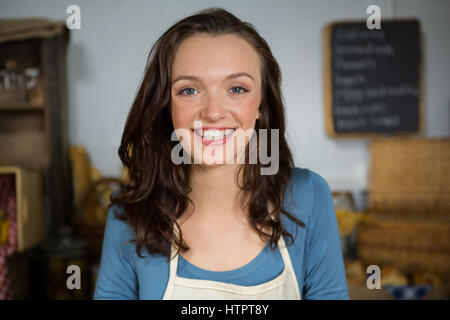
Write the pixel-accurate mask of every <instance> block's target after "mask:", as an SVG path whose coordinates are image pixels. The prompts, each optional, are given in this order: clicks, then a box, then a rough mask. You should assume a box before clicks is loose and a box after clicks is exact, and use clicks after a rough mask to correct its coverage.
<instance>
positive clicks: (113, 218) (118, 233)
mask: <svg viewBox="0 0 450 320" xmlns="http://www.w3.org/2000/svg"><path fill="white" fill-rule="evenodd" d="M124 212H125V210H124V208H123V207H122V206H120V205H117V204H114V205H111V206H110V207H109V209H108V213H107V217H106V226H105V232H107V233H111V234H114V239H115V240H116V241H117V242H120V243H122V244H125V243H129V241H130V240H133V239H135V238H136V233H135V232H134V230H133V228H131V226H130V225H129V224H128V223H127V222H126V221H125V220H122V219H121V217H124Z"/></svg>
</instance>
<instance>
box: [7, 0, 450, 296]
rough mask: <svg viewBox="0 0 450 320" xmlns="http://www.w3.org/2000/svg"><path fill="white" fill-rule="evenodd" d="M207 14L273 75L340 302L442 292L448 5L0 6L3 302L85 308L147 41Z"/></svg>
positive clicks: (449, 189)
mask: <svg viewBox="0 0 450 320" xmlns="http://www.w3.org/2000/svg"><path fill="white" fill-rule="evenodd" d="M213 6H218V7H222V8H224V9H227V10H229V11H230V12H231V13H233V14H235V15H237V16H238V17H239V18H241V19H243V20H245V21H248V22H250V23H252V24H253V25H254V26H255V28H256V29H257V31H258V32H259V33H260V34H261V35H262V36H263V37H264V38H265V39H266V40H267V42H268V43H269V45H270V47H271V49H272V52H273V54H274V56H275V58H276V59H277V61H278V63H279V64H280V67H281V71H282V76H283V81H282V92H283V96H284V100H285V107H286V117H287V135H288V141H289V142H290V146H291V148H292V151H293V154H294V157H295V164H296V166H297V167H305V168H309V169H311V170H313V171H315V172H317V173H319V174H320V175H321V176H323V177H324V178H325V180H326V181H327V182H328V184H329V186H330V189H331V191H332V192H333V197H334V201H335V209H336V215H337V219H338V224H339V229H340V232H341V239H342V249H343V254H344V257H345V262H346V270H347V280H348V283H349V291H350V297H351V298H352V299H420V298H422V299H448V298H449V297H450V289H449V281H450V278H449V275H450V259H449V258H450V241H449V240H450V239H449V238H450V232H449V231H450V219H449V217H450V125H449V124H450V63H449V62H448V57H449V56H450V40H449V39H450V38H449V37H448V30H450V22H449V19H448V13H449V12H450V2H449V1H446V0H435V1H425V0H421V1H419V0H386V1H360V0H352V1H351V0H340V1H332V0H328V1H325V0H323V1H312V0H311V1H301V0H292V1H288V0H285V1H281V2H277V3H275V2H273V1H268V0H267V1H266V0H259V1H242V0H240V1H235V0H230V1H227V4H226V5H223V3H222V2H220V1H209V0H208V1H200V0H193V1H189V2H187V1H186V2H184V1H124V0H122V1H119V0H114V1H95V2H94V1H81V0H79V1H77V2H76V3H74V2H72V1H51V0H41V1H39V2H36V1H31V0H29V1H25V0H14V1H13V0H5V1H2V2H0V299H90V298H92V294H93V290H94V286H95V279H96V272H97V270H98V263H99V260H100V255H101V243H102V239H103V229H104V222H105V218H106V208H107V205H108V203H109V195H110V194H111V193H112V192H114V190H116V189H117V188H118V185H119V182H120V181H121V179H126V172H124V170H123V168H122V165H121V162H120V160H119V158H118V156H117V149H118V147H119V144H120V139H121V134H122V130H123V126H124V123H125V120H126V116H127V114H128V111H129V109H130V107H131V103H132V101H133V99H134V96H135V94H136V92H137V87H138V85H139V83H140V81H141V79H142V76H143V72H144V68H145V63H146V59H147V57H148V54H149V51H150V48H151V46H152V45H153V44H154V42H155V41H156V40H157V39H158V38H159V36H160V35H161V34H162V33H163V32H164V31H165V30H166V29H167V28H168V27H170V26H171V25H172V24H174V23H175V22H177V21H178V20H180V19H182V18H184V17H186V16H188V15H191V14H193V13H194V12H196V11H199V10H201V9H205V8H208V7H213ZM377 23H378V24H377ZM377 27H380V28H377ZM70 265H77V266H79V267H80V271H81V273H80V274H81V280H80V281H81V283H80V286H79V287H80V288H79V289H77V288H75V289H72V290H70V289H68V286H67V283H68V281H67V280H68V278H69V277H70V276H71V275H72V273H73V272H70V273H67V272H66V271H67V267H68V266H70ZM369 265H377V266H379V267H380V268H381V289H375V290H370V289H368V287H367V283H366V278H367V276H368V273H367V267H368V266H369Z"/></svg>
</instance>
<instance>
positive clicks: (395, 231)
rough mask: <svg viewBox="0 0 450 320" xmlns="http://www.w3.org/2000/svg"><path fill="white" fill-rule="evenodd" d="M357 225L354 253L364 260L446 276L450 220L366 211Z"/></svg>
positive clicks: (449, 265) (449, 273) (449, 261)
mask: <svg viewBox="0 0 450 320" xmlns="http://www.w3.org/2000/svg"><path fill="white" fill-rule="evenodd" d="M368 215H369V216H370V217H371V219H367V220H365V221H364V222H363V223H362V224H361V225H359V228H358V256H359V258H360V259H361V260H362V261H363V262H364V263H365V264H366V265H370V264H376V265H380V266H385V265H391V266H395V267H397V268H399V269H400V270H402V271H403V272H406V273H412V272H417V271H419V272H420V271H428V272H436V273H440V274H442V275H444V276H446V277H449V276H450V223H449V222H447V221H437V220H436V221H426V220H413V221H406V220H398V219H393V218H386V216H380V215H377V214H374V213H370V214H368Z"/></svg>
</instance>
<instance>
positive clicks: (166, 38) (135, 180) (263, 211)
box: [110, 8, 305, 258]
mask: <svg viewBox="0 0 450 320" xmlns="http://www.w3.org/2000/svg"><path fill="white" fill-rule="evenodd" d="M198 33H207V34H209V35H212V36H218V35H227V34H233V35H236V36H239V37H241V38H243V39H244V40H246V41H247V42H248V43H249V44H250V45H251V46H252V47H253V48H254V49H255V50H256V52H257V53H258V54H259V57H260V64H261V76H262V87H261V90H262V92H261V93H262V94H261V97H262V98H261V106H260V109H259V110H260V112H261V114H260V118H259V119H258V120H257V121H256V125H255V133H256V134H257V135H258V129H271V128H276V129H279V170H278V172H277V173H276V174H274V175H261V174H260V170H261V167H264V166H265V165H263V164H261V163H259V162H258V163H256V164H244V165H242V166H240V168H239V170H238V172H237V175H239V174H241V170H242V182H243V183H242V185H239V183H238V185H239V187H240V189H241V194H240V195H244V197H243V199H244V198H245V199H246V201H245V204H244V206H245V208H246V210H248V221H249V223H250V225H251V226H252V228H253V229H254V230H255V231H257V232H258V233H259V235H260V237H261V238H262V237H266V239H270V248H271V249H272V250H274V249H275V248H276V245H277V241H278V240H279V237H280V236H281V235H285V236H287V237H289V238H290V239H291V241H293V237H292V235H291V234H289V232H287V231H286V230H285V229H284V228H283V227H282V225H281V220H280V219H279V216H280V213H283V214H285V215H286V216H288V217H289V218H290V219H291V220H292V221H294V222H295V223H297V224H299V225H301V226H303V227H304V226H305V225H304V223H303V222H302V221H300V220H299V219H297V218H296V217H295V216H293V215H291V214H290V213H289V212H287V211H286V210H285V209H283V208H282V205H283V198H284V195H285V191H286V188H287V185H288V183H289V181H290V178H291V173H292V168H293V167H294V163H293V159H292V154H291V151H290V149H289V147H288V144H287V142H286V140H285V115H284V105H283V98H282V95H281V90H280V83H281V72H280V68H279V65H278V63H277V61H276V60H275V58H274V57H273V55H272V52H271V50H270V48H269V46H268V44H267V43H266V41H265V40H264V39H263V38H262V37H261V36H260V35H259V34H258V32H257V31H256V30H255V28H254V27H253V26H252V25H251V24H249V23H247V22H244V21H241V20H240V19H239V18H237V17H236V16H234V15H233V14H231V13H229V12H228V11H226V10H223V9H221V8H210V9H206V10H203V11H200V12H198V13H196V14H194V15H191V16H189V17H187V18H184V19H182V20H180V21H179V22H177V23H176V24H175V25H173V26H172V27H170V28H169V29H168V30H167V31H166V32H165V33H164V34H163V35H162V36H161V37H160V38H159V39H158V40H157V41H156V43H155V44H154V45H153V47H152V49H151V51H150V54H149V57H148V60H147V66H146V69H145V72H144V77H143V80H142V83H141V85H140V87H139V90H138V92H137V95H136V97H135V100H134V102H133V105H132V107H131V110H130V112H129V114H128V118H127V120H126V123H125V128H124V132H123V135H122V141H121V145H120V147H119V150H118V154H119V157H120V159H121V161H122V163H123V165H124V167H125V169H126V170H127V172H128V181H127V182H124V183H123V184H122V185H121V189H120V191H119V192H118V193H117V194H115V195H114V196H112V197H111V204H110V207H112V206H114V205H119V206H120V207H122V208H123V209H124V211H123V213H122V214H118V213H117V212H116V217H117V218H118V219H121V220H124V221H126V222H127V223H128V224H129V225H130V226H131V227H132V228H133V230H134V231H135V232H136V239H132V240H130V241H134V242H135V243H136V253H137V255H138V256H139V257H141V258H142V257H143V256H142V254H141V250H142V248H143V246H145V248H146V249H147V251H148V252H149V253H150V254H156V253H160V254H163V255H165V256H168V257H169V258H170V244H173V245H175V246H176V247H177V248H178V252H180V250H181V252H185V251H186V250H189V249H190V248H189V247H188V245H187V244H186V243H185V241H184V240H183V235H182V233H181V230H180V226H179V224H178V223H177V219H178V218H179V217H180V216H181V215H182V213H183V212H184V211H185V210H186V209H187V208H188V204H189V203H191V204H192V206H193V205H194V204H193V202H192V201H191V199H190V198H189V193H190V191H191V190H192V189H191V188H190V187H189V174H190V169H191V165H190V164H179V165H175V164H174V163H172V161H171V151H172V148H173V147H174V146H175V145H176V144H177V143H178V141H171V138H170V137H171V134H172V132H173V130H174V127H173V124H172V118H171V115H170V103H171V74H172V69H171V67H172V63H173V59H174V56H175V53H176V50H177V48H178V46H179V45H180V43H181V42H182V41H183V40H185V39H186V38H187V37H189V36H192V35H194V34H198ZM268 138H269V139H268V140H269V141H268V147H267V150H268V154H272V151H271V150H270V146H271V143H270V134H269V135H268ZM258 141H259V140H258ZM246 150H247V155H248V145H247V148H246ZM247 159H248V158H247ZM173 226H176V228H177V230H175V229H174V228H173ZM260 227H261V228H260ZM265 227H269V228H270V229H271V230H272V234H267V233H265V232H264V231H263V230H264V228H265ZM177 233H178V234H179V236H177Z"/></svg>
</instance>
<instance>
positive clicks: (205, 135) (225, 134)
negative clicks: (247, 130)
mask: <svg viewBox="0 0 450 320" xmlns="http://www.w3.org/2000/svg"><path fill="white" fill-rule="evenodd" d="M234 131H235V129H233V128H227V129H195V130H194V129H192V132H194V135H195V136H196V137H197V138H198V139H200V140H201V142H202V144H204V145H221V144H225V143H226V142H227V141H228V140H229V139H230V138H231V137H232V136H233V133H234Z"/></svg>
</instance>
